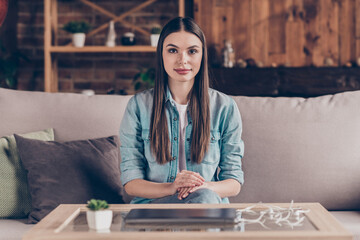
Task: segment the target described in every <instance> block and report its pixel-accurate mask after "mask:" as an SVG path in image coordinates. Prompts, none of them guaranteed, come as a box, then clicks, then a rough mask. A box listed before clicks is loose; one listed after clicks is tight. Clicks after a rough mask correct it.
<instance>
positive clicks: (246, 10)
mask: <svg viewBox="0 0 360 240" xmlns="http://www.w3.org/2000/svg"><path fill="white" fill-rule="evenodd" d="M235 1H237V0H235ZM233 9H234V12H235V14H236V21H233V23H234V24H233V31H232V32H233V33H234V32H235V33H236V34H233V38H234V48H235V55H236V56H237V57H238V58H242V59H248V58H250V57H251V53H250V48H251V38H250V37H249V36H250V34H251V25H250V22H249V19H250V16H251V14H250V9H251V5H250V0H243V1H237V2H236V4H234V7H233Z"/></svg>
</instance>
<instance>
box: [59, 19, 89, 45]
mask: <svg viewBox="0 0 360 240" xmlns="http://www.w3.org/2000/svg"><path fill="white" fill-rule="evenodd" d="M90 29H91V25H90V24H89V23H87V22H85V21H70V22H68V23H67V24H65V25H64V26H63V30H64V31H66V32H69V33H71V34H72V41H73V45H74V46H75V47H83V46H84V45H85V38H86V35H85V34H86V33H87V32H89V30H90Z"/></svg>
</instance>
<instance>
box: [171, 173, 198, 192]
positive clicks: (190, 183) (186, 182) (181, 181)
mask: <svg viewBox="0 0 360 240" xmlns="http://www.w3.org/2000/svg"><path fill="white" fill-rule="evenodd" d="M204 182H205V179H204V178H203V177H202V176H201V175H200V174H199V173H196V172H192V171H187V170H182V171H181V172H180V173H178V174H177V175H176V178H175V181H174V182H173V183H172V187H173V190H175V191H174V193H175V192H178V191H179V190H180V189H181V188H192V187H197V186H201V185H202V184H203V183H204Z"/></svg>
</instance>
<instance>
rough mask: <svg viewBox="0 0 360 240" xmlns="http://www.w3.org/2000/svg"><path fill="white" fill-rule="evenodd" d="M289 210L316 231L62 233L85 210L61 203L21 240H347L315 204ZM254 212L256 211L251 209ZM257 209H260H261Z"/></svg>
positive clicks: (116, 207)
mask: <svg viewBox="0 0 360 240" xmlns="http://www.w3.org/2000/svg"><path fill="white" fill-rule="evenodd" d="M253 205H254V204H136V205H134V204H121V205H120V204H115V205H110V208H111V209H112V210H114V211H129V210H130V209H132V208H239V209H243V208H246V207H249V206H253ZM269 205H276V206H280V207H289V203H287V204H286V203H271V204H269ZM293 207H301V208H303V209H310V212H308V213H306V215H307V217H308V219H309V220H310V221H311V222H312V223H313V224H314V226H315V227H316V228H317V229H318V230H317V231H258V232H257V231H249V232H246V231H245V232H171V233H169V232H111V233H95V232H66V231H64V232H63V231H62V229H64V228H65V227H66V226H67V225H68V224H69V223H70V222H71V221H72V220H73V219H74V218H75V217H77V216H78V215H79V213H80V212H83V211H86V210H87V209H86V207H85V205H84V204H71V205H70V204H63V205H60V206H59V207H57V208H56V209H55V210H54V211H52V212H51V213H50V214H49V215H48V216H46V217H45V218H44V219H43V220H42V221H40V222H39V223H38V224H36V225H35V226H34V227H33V228H32V229H30V231H28V232H27V233H26V234H25V235H24V236H23V240H45V239H46V240H55V239H56V240H67V239H89V240H92V239H134V240H135V239H164V240H165V239H179V240H184V239H203V240H205V239H206V240H209V239H252V240H260V239H261V240H275V239H292V240H300V239H302V240H303V239H327V240H329V239H337V240H351V239H352V238H353V237H352V235H351V233H350V232H348V231H347V230H345V229H344V228H343V227H342V226H341V224H340V223H339V222H338V221H337V220H336V219H335V218H334V217H333V216H332V215H331V214H330V213H329V212H328V211H327V210H326V209H325V208H324V207H323V206H321V205H320V204H319V203H294V205H293ZM255 209H256V208H255ZM259 209H262V208H261V207H260V208H259Z"/></svg>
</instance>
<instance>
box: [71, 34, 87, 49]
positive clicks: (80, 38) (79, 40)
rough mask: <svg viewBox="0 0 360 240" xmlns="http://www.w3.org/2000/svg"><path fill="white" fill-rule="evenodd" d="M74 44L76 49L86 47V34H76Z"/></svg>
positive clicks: (73, 39)
mask: <svg viewBox="0 0 360 240" xmlns="http://www.w3.org/2000/svg"><path fill="white" fill-rule="evenodd" d="M72 42H73V45H74V47H83V46H84V45H85V33H74V34H73V35H72Z"/></svg>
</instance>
